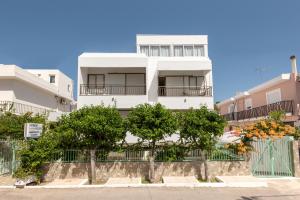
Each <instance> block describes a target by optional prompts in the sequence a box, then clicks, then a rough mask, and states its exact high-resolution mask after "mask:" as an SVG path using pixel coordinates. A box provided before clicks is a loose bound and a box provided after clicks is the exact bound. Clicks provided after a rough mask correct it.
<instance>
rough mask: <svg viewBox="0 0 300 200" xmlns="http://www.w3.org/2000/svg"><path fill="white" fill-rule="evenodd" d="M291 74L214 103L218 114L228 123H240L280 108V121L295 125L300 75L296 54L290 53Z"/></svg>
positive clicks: (263, 116)
mask: <svg viewBox="0 0 300 200" xmlns="http://www.w3.org/2000/svg"><path fill="white" fill-rule="evenodd" d="M290 59H291V67H292V71H291V73H286V74H281V75H280V76H278V77H276V78H274V79H272V80H269V81H267V82H265V83H262V84H260V85H258V86H256V87H254V88H252V89H249V90H247V91H244V92H241V93H239V94H237V95H236V96H234V97H231V98H229V99H227V100H224V101H221V102H220V103H218V104H217V107H218V109H219V111H220V114H221V115H223V116H224V117H225V119H227V120H228V121H229V124H231V125H241V124H246V123H249V122H253V121H255V120H258V119H262V118H265V117H267V116H268V115H269V113H270V112H272V111H283V112H285V114H286V116H285V119H284V121H285V122H287V123H290V124H295V125H298V121H299V104H300V78H299V74H298V72H297V65H296V57H295V56H291V58H290Z"/></svg>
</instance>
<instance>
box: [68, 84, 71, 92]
mask: <svg viewBox="0 0 300 200" xmlns="http://www.w3.org/2000/svg"><path fill="white" fill-rule="evenodd" d="M68 92H71V86H70V84H68Z"/></svg>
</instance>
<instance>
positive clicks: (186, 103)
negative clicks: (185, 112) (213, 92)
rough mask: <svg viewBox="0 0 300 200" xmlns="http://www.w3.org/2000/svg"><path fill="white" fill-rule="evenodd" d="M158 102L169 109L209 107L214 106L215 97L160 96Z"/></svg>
mask: <svg viewBox="0 0 300 200" xmlns="http://www.w3.org/2000/svg"><path fill="white" fill-rule="evenodd" d="M158 102H160V103H161V104H162V105H164V106H166V107H167V108H169V109H174V110H178V109H180V110H181V109H189V108H191V107H193V108H200V107H201V106H206V107H207V108H208V109H213V108H214V103H213V97H188V96H187V97H167V96H166V97H158Z"/></svg>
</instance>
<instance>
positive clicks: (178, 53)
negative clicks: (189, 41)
mask: <svg viewBox="0 0 300 200" xmlns="http://www.w3.org/2000/svg"><path fill="white" fill-rule="evenodd" d="M174 56H183V46H182V45H181V46H174Z"/></svg>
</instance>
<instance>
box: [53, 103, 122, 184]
mask: <svg viewBox="0 0 300 200" xmlns="http://www.w3.org/2000/svg"><path fill="white" fill-rule="evenodd" d="M58 128H59V130H60V131H66V132H65V134H63V135H62V137H61V138H62V139H63V140H64V139H67V140H68V141H69V143H67V144H66V143H63V144H64V145H66V146H68V145H70V141H71V142H72V143H75V144H78V146H80V148H82V149H90V161H91V175H92V180H91V182H92V183H94V182H95V181H96V171H95V159H96V149H103V150H106V151H110V150H111V149H112V148H113V147H114V146H116V144H117V142H119V141H121V140H122V139H124V138H125V131H124V130H125V129H124V126H123V118H122V117H121V115H120V113H119V112H118V110H117V109H116V108H112V107H104V106H91V107H84V108H81V109H79V110H77V111H74V112H72V113H70V114H69V115H66V116H63V117H62V119H61V120H60V121H59V123H58Z"/></svg>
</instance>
